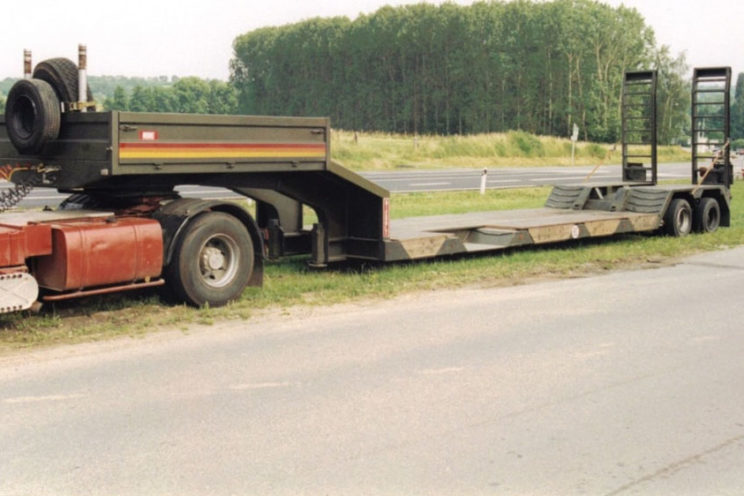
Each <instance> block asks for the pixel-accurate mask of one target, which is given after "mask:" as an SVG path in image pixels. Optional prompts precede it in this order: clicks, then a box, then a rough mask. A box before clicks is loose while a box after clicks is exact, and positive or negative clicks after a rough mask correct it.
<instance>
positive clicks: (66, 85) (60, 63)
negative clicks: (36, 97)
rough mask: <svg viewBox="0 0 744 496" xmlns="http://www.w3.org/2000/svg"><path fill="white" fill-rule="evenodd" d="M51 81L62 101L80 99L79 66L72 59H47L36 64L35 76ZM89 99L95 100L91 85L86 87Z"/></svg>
mask: <svg viewBox="0 0 744 496" xmlns="http://www.w3.org/2000/svg"><path fill="white" fill-rule="evenodd" d="M32 77H34V78H35V79H41V80H42V81H46V82H47V83H49V84H50V85H51V86H52V88H54V91H55V92H56V93H57V96H58V97H59V100H60V101H61V102H77V101H78V68H77V66H76V65H75V62H73V61H72V60H70V59H66V58H62V57H60V58H55V59H47V60H44V61H42V62H39V63H38V64H36V67H35V68H34V73H33V76H32ZM86 96H87V101H92V100H93V94H92V93H91V92H90V87H87V88H86Z"/></svg>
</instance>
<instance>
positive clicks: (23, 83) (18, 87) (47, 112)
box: [5, 79, 61, 154]
mask: <svg viewBox="0 0 744 496" xmlns="http://www.w3.org/2000/svg"><path fill="white" fill-rule="evenodd" d="M59 107H60V105H59V98H57V95H56V93H54V90H53V89H52V87H51V86H50V85H49V83H47V82H46V81H42V80H40V79H20V80H18V81H16V83H15V84H14V85H13V87H12V88H10V91H9V92H8V99H7V100H6V102H5V126H6V128H7V132H8V138H10V141H11V143H13V146H15V148H16V150H18V152H19V153H25V154H34V153H38V152H40V151H41V149H42V148H43V147H44V145H46V144H47V143H48V142H49V141H51V140H54V139H56V138H57V136H59V127H60V122H61V115H60V108H59Z"/></svg>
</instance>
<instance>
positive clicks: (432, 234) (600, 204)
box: [385, 184, 728, 261]
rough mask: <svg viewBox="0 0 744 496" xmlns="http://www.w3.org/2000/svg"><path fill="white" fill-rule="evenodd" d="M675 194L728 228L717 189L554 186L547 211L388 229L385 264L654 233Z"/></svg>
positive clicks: (453, 217)
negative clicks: (710, 211) (713, 206)
mask: <svg viewBox="0 0 744 496" xmlns="http://www.w3.org/2000/svg"><path fill="white" fill-rule="evenodd" d="M677 193H685V194H689V195H690V196H691V198H692V199H699V198H701V197H703V196H705V195H708V196H715V197H716V199H717V200H718V201H719V202H720V203H721V205H722V211H723V212H725V215H723V222H722V223H723V225H728V199H727V198H726V197H725V195H722V194H720V193H721V191H720V188H719V187H717V186H701V187H700V188H699V189H698V190H697V191H695V192H694V193H693V192H692V190H691V188H690V186H689V185H661V186H632V185H628V184H609V185H597V184H592V185H575V186H556V187H555V188H553V191H552V192H551V195H550V197H549V198H548V200H547V202H546V206H545V207H543V208H536V209H524V210H501V211H486V212H470V213H464V214H448V215H437V216H429V217H412V218H407V219H397V220H393V221H391V223H390V239H388V240H386V249H385V261H396V260H408V259H416V258H429V257H436V256H442V255H453V254H457V253H475V252H487V251H497V250H503V249H506V248H513V247H517V246H526V245H532V244H546V243H557V242H562V241H568V240H571V239H581V238H595V237H603V236H612V235H615V234H623V233H641V232H650V231H655V230H657V229H659V227H661V225H662V222H663V218H664V212H665V211H666V209H667V208H668V206H669V203H670V201H671V199H672V198H673V197H674V196H675V195H676V194H677Z"/></svg>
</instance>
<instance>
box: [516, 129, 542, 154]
mask: <svg viewBox="0 0 744 496" xmlns="http://www.w3.org/2000/svg"><path fill="white" fill-rule="evenodd" d="M507 140H508V141H509V144H510V145H512V147H513V148H516V150H515V151H518V152H519V153H517V154H516V155H522V156H525V157H542V156H544V155H545V150H543V145H542V142H541V141H540V140H539V139H538V137H537V136H535V135H532V134H528V133H525V132H524V131H509V132H508V133H507Z"/></svg>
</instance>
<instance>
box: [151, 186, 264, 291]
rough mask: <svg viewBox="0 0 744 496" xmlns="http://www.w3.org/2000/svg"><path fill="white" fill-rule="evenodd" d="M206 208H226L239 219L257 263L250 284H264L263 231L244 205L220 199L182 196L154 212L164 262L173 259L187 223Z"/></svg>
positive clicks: (212, 210) (218, 209)
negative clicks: (160, 229) (245, 230)
mask: <svg viewBox="0 0 744 496" xmlns="http://www.w3.org/2000/svg"><path fill="white" fill-rule="evenodd" d="M204 212H224V213H226V214H229V215H232V216H233V217H235V218H237V219H238V220H240V221H241V222H242V223H243V225H244V226H245V228H246V229H247V230H248V234H249V235H250V237H251V241H252V242H253V248H254V250H253V252H254V265H253V275H252V277H251V280H250V281H249V282H248V285H249V286H261V285H262V284H263V261H264V245H263V236H261V231H260V230H259V228H258V225H257V224H256V221H255V220H254V219H253V217H252V216H251V214H249V213H248V212H247V211H246V210H245V209H243V208H241V207H240V206H238V205H236V204H234V203H230V202H225V201H220V200H201V199H198V198H179V199H178V200H173V201H171V202H169V203H166V204H165V205H163V206H162V207H160V208H159V209H158V210H156V211H155V212H154V213H153V214H152V218H153V219H155V220H157V221H158V222H160V226H161V227H162V229H163V266H164V267H166V266H167V265H168V264H170V262H171V260H172V259H173V252H174V251H175V248H176V245H177V241H178V239H179V237H180V236H181V233H182V232H183V230H184V228H185V227H186V225H188V223H189V222H190V221H191V220H193V219H194V218H195V217H196V216H198V215H199V214H202V213H204Z"/></svg>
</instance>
